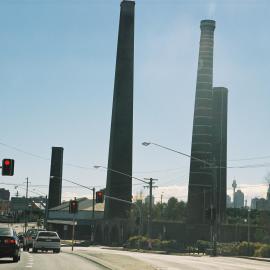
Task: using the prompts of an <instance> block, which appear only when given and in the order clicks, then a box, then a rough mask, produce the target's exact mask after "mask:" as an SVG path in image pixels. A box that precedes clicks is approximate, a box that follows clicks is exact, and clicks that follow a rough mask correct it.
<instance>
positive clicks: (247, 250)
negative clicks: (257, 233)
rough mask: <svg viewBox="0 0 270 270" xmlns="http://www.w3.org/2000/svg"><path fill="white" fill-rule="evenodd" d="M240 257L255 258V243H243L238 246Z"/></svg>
mask: <svg viewBox="0 0 270 270" xmlns="http://www.w3.org/2000/svg"><path fill="white" fill-rule="evenodd" d="M237 248H238V255H239V256H253V254H254V252H255V246H254V244H253V243H250V244H248V242H242V243H240V244H239V245H238V246H237Z"/></svg>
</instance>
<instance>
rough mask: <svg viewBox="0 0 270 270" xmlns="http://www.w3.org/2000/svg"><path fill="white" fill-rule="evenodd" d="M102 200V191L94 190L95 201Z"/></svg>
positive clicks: (100, 201)
mask: <svg viewBox="0 0 270 270" xmlns="http://www.w3.org/2000/svg"><path fill="white" fill-rule="evenodd" d="M103 201H104V194H103V192H102V191H97V192H96V203H103Z"/></svg>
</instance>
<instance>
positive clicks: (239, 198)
mask: <svg viewBox="0 0 270 270" xmlns="http://www.w3.org/2000/svg"><path fill="white" fill-rule="evenodd" d="M234 200H235V202H234V205H235V208H243V207H244V200H245V195H244V193H243V192H242V191H241V190H240V189H238V190H237V191H236V192H235V196H234Z"/></svg>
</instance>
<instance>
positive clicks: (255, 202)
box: [250, 198, 260, 210]
mask: <svg viewBox="0 0 270 270" xmlns="http://www.w3.org/2000/svg"><path fill="white" fill-rule="evenodd" d="M259 200H260V199H259V198H253V199H252V200H251V205H250V207H251V209H254V210H255V209H257V202H258V201H259Z"/></svg>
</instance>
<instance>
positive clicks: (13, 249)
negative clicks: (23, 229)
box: [0, 227, 21, 262]
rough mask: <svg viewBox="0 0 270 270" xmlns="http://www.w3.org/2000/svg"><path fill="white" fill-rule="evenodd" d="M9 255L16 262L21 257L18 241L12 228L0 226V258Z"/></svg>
mask: <svg viewBox="0 0 270 270" xmlns="http://www.w3.org/2000/svg"><path fill="white" fill-rule="evenodd" d="M4 257H10V258H13V261H14V262H18V261H19V260H20V257H21V251H20V242H19V238H18V236H17V234H16V232H15V231H14V230H13V229H12V228H1V227H0V258H4Z"/></svg>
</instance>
